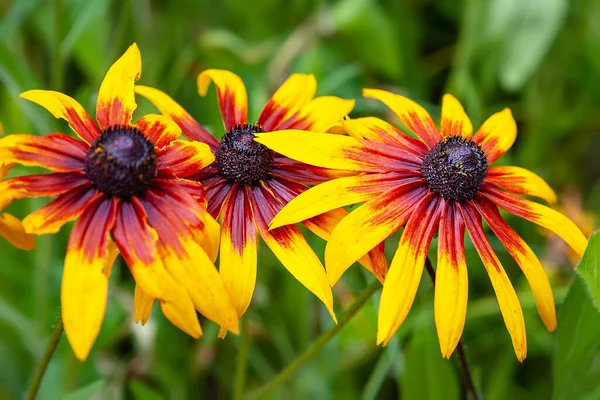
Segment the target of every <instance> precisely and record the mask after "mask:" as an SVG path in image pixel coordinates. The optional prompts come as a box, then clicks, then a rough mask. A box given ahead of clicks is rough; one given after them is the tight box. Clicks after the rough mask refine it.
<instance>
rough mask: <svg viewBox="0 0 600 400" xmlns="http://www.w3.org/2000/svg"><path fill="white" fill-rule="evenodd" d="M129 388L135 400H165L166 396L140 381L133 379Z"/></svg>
mask: <svg viewBox="0 0 600 400" xmlns="http://www.w3.org/2000/svg"><path fill="white" fill-rule="evenodd" d="M129 389H130V390H131V394H132V395H133V398H134V399H135V400H164V396H163V395H162V394H160V393H158V392H157V391H156V390H154V389H152V388H150V387H148V386H146V385H145V384H144V383H142V382H140V381H131V382H130V383H129Z"/></svg>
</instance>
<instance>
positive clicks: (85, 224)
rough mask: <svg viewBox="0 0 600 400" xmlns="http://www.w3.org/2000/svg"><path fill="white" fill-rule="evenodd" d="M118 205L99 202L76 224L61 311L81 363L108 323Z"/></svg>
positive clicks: (68, 336)
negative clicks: (109, 265)
mask: <svg viewBox="0 0 600 400" xmlns="http://www.w3.org/2000/svg"><path fill="white" fill-rule="evenodd" d="M116 206H117V203H116V202H115V201H114V200H113V199H111V198H99V199H97V200H96V201H94V202H93V203H91V204H89V206H88V207H87V209H86V210H85V212H84V213H83V214H82V215H81V218H79V220H78V221H77V222H76V223H75V226H74V228H73V231H72V232H71V237H70V238H69V245H68V247H67V255H66V258H65V265H64V269H63V277H62V285H61V308H62V320H63V324H64V327H65V334H66V336H67V339H69V343H70V344H71V347H72V348H73V352H74V353H75V355H76V356H77V358H78V359H80V360H82V361H83V360H85V359H86V358H87V355H88V354H89V352H90V350H91V348H92V346H93V344H94V342H95V340H96V337H97V336H98V333H99V332H100V326H101V325H102V320H103V319H104V311H105V309H106V296H107V292H108V278H107V277H106V275H105V274H104V273H103V269H104V266H105V263H106V258H107V256H108V244H109V241H110V230H111V229H112V227H113V225H114V223H115V215H116Z"/></svg>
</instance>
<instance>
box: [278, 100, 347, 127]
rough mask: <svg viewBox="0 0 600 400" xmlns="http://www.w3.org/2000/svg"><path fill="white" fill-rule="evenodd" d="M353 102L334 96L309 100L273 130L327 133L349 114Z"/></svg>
mask: <svg viewBox="0 0 600 400" xmlns="http://www.w3.org/2000/svg"><path fill="white" fill-rule="evenodd" d="M353 108H354V100H347V99H342V98H340V97H335V96H321V97H317V98H316V99H313V100H311V101H310V102H308V103H307V104H306V105H304V106H303V107H302V108H300V110H299V111H298V112H297V113H295V114H293V115H292V116H291V117H289V118H287V119H286V120H284V121H282V122H281V123H280V124H279V125H277V126H276V127H275V128H273V130H278V129H302V130H310V131H315V132H327V131H328V130H329V128H331V127H332V126H334V125H335V124H337V123H338V122H339V120H340V119H341V118H342V117H343V116H344V115H347V114H349V113H350V111H352V109H353Z"/></svg>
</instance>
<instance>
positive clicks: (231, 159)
mask: <svg viewBox="0 0 600 400" xmlns="http://www.w3.org/2000/svg"><path fill="white" fill-rule="evenodd" d="M259 132H264V131H263V130H262V128H261V127H260V126H257V125H252V124H243V125H242V124H239V125H236V126H234V127H233V128H232V129H231V130H230V131H229V132H227V133H225V135H224V136H223V139H221V143H219V146H218V147H217V148H216V149H215V151H214V153H215V164H216V165H217V168H219V173H220V174H221V176H223V177H225V178H229V179H232V180H234V181H235V182H237V183H241V184H246V185H253V184H256V183H258V182H260V181H261V180H263V179H265V178H266V177H267V176H268V175H269V173H270V172H271V168H272V167H273V151H272V150H270V149H268V148H267V147H266V146H264V145H262V144H260V143H258V142H256V141H255V140H254V134H255V133H259Z"/></svg>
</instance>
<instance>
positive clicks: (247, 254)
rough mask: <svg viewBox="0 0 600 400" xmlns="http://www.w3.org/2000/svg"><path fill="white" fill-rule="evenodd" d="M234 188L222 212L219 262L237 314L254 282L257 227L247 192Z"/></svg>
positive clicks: (242, 309)
mask: <svg viewBox="0 0 600 400" xmlns="http://www.w3.org/2000/svg"><path fill="white" fill-rule="evenodd" d="M236 186H237V185H234V188H233V189H232V191H231V195H230V197H229V198H228V200H226V201H225V204H224V205H223V209H222V211H221V213H222V214H221V215H222V218H223V222H222V225H223V230H222V233H221V261H220V264H219V272H220V273H221V277H222V278H223V281H224V282H225V286H226V287H227V290H228V291H229V295H230V296H231V300H232V302H233V306H234V307H235V309H236V310H237V315H238V316H239V317H241V316H242V315H244V313H245V312H246V310H247V309H248V306H249V305H250V301H251V300H252V294H253V293H254V286H255V284H256V266H257V250H256V230H255V227H254V216H253V215H252V208H251V206H250V200H249V198H248V195H249V194H248V193H246V191H247V190H248V191H249V189H245V188H244V187H241V188H237V187H236Z"/></svg>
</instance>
